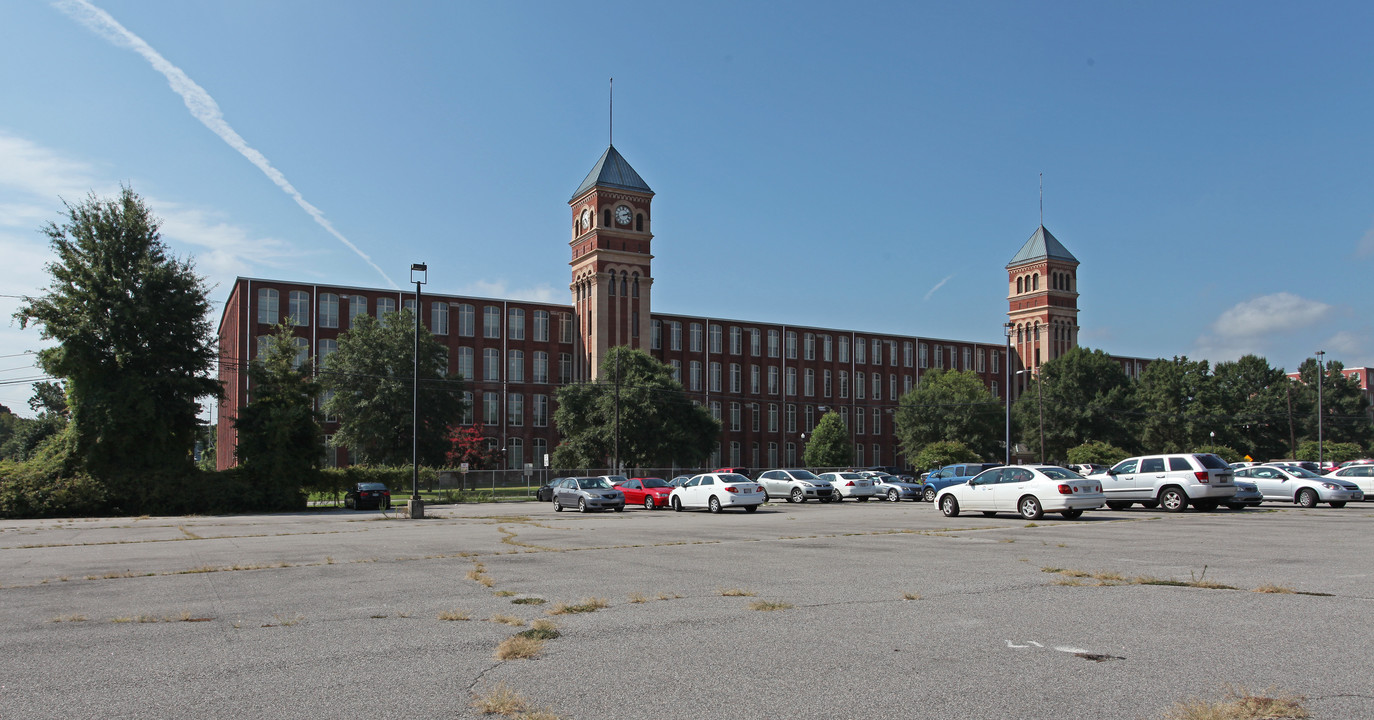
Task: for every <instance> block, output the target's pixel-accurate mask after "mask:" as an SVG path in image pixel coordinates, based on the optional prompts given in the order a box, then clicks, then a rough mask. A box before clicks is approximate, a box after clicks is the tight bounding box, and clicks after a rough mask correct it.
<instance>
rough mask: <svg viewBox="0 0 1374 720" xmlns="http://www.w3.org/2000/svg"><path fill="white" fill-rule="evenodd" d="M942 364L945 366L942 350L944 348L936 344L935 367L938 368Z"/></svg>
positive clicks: (941, 366)
mask: <svg viewBox="0 0 1374 720" xmlns="http://www.w3.org/2000/svg"><path fill="white" fill-rule="evenodd" d="M944 366H945V352H944V349H943V348H941V347H940V346H939V345H936V346H935V367H936V369H940V368H943V367H944Z"/></svg>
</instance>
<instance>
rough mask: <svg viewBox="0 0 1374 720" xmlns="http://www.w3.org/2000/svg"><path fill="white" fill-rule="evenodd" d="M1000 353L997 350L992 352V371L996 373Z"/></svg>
mask: <svg viewBox="0 0 1374 720" xmlns="http://www.w3.org/2000/svg"><path fill="white" fill-rule="evenodd" d="M1001 357H1002V353H1001V351H999V350H993V351H992V371H993V372H997V363H998V362H999V361H1000V358H1001Z"/></svg>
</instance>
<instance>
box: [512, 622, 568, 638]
mask: <svg viewBox="0 0 1374 720" xmlns="http://www.w3.org/2000/svg"><path fill="white" fill-rule="evenodd" d="M560 634H561V633H559V632H558V626H557V625H555V624H553V621H552V620H542V619H541V620H535V621H534V622H532V623H530V629H529V630H525V631H522V632H518V633H516V635H519V636H521V637H527V638H530V639H532V640H552V639H554V638H556V637H558V636H559V635H560Z"/></svg>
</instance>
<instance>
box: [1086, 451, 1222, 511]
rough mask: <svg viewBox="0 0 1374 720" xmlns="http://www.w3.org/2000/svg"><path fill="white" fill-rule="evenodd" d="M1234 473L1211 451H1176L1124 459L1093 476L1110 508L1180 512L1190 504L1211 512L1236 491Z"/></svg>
mask: <svg viewBox="0 0 1374 720" xmlns="http://www.w3.org/2000/svg"><path fill="white" fill-rule="evenodd" d="M1235 472H1236V471H1233V470H1232V469H1231V466H1230V465H1227V464H1226V461H1225V460H1222V459H1221V458H1220V457H1218V456H1216V455H1213V454H1211V453H1177V454H1170V455H1145V456H1142V457H1133V458H1127V459H1125V460H1122V461H1121V462H1119V463H1117V464H1116V465H1115V466H1114V467H1113V468H1112V469H1110V470H1108V471H1107V472H1105V473H1103V474H1100V475H1093V476H1092V477H1093V479H1096V480H1100V481H1101V483H1102V492H1103V494H1105V495H1106V496H1107V507H1109V508H1111V509H1113V510H1125V509H1126V508H1128V507H1130V506H1131V505H1132V504H1134V503H1140V504H1141V505H1143V506H1145V507H1147V508H1153V507H1162V508H1163V509H1164V510H1166V511H1168V512H1183V511H1184V510H1187V509H1188V505H1190V504H1191V505H1192V506H1193V507H1195V508H1197V509H1199V510H1202V511H1204V512H1210V511H1212V510H1216V509H1217V506H1219V505H1221V504H1222V503H1223V502H1226V501H1227V500H1229V499H1231V498H1232V497H1233V496H1234V495H1235V494H1236V484H1235V482H1234V476H1235Z"/></svg>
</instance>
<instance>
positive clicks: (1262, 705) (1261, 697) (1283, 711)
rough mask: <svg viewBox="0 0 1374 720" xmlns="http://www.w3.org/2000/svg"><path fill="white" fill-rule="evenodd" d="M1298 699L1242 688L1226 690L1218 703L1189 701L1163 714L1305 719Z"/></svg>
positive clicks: (1220, 719) (1189, 719) (1171, 719)
mask: <svg viewBox="0 0 1374 720" xmlns="http://www.w3.org/2000/svg"><path fill="white" fill-rule="evenodd" d="M1306 699H1307V698H1305V697H1303V696H1302V695H1287V694H1282V695H1281V694H1278V692H1277V691H1276V690H1274V689H1273V688H1270V689H1267V690H1265V691H1264V692H1263V694H1259V693H1254V692H1251V691H1249V690H1246V689H1245V688H1242V687H1228V688H1227V689H1226V697H1225V698H1223V699H1221V700H1203V699H1201V698H1196V697H1194V698H1189V699H1187V700H1184V701H1182V702H1179V703H1175V704H1174V706H1173V707H1171V708H1169V710H1167V711H1166V712H1165V713H1164V718H1165V720H1271V719H1273V718H1309V717H1312V714H1311V713H1310V712H1308V710H1307V708H1306V707H1304V705H1303V701H1304V700H1306Z"/></svg>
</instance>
